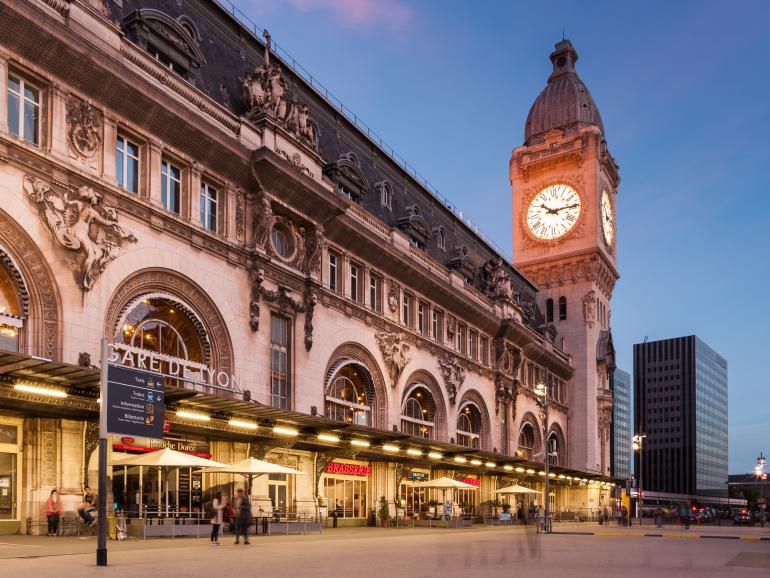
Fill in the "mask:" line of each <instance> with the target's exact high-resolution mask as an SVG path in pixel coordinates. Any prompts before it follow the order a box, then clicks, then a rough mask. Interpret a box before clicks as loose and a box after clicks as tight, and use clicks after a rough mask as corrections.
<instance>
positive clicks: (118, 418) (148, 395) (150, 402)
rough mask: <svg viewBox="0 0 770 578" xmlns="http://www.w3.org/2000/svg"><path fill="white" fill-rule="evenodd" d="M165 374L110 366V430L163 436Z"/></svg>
mask: <svg viewBox="0 0 770 578" xmlns="http://www.w3.org/2000/svg"><path fill="white" fill-rule="evenodd" d="M164 397H165V395H164V386H163V376H162V375H158V374H157V373H151V372H149V371H142V370H140V369H134V368H132V367H123V366H120V365H110V366H108V367H107V408H106V409H107V433H110V434H115V435H128V436H136V437H145V438H154V439H162V438H163V413H164Z"/></svg>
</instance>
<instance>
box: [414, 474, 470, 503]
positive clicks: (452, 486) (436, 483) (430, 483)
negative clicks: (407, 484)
mask: <svg viewBox="0 0 770 578" xmlns="http://www.w3.org/2000/svg"><path fill="white" fill-rule="evenodd" d="M415 486H418V487H421V488H435V489H437V490H441V491H442V493H443V498H442V500H443V501H444V502H446V491H447V490H478V488H477V487H476V486H473V485H471V484H466V483H465V482H461V481H460V480H455V479H452V478H447V477H443V478H436V479H435V480H427V481H425V482H417V483H416V484H415Z"/></svg>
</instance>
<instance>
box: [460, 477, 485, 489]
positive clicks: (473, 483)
mask: <svg viewBox="0 0 770 578" xmlns="http://www.w3.org/2000/svg"><path fill="white" fill-rule="evenodd" d="M458 481H460V482H464V483H466V484H470V485H471V486H476V487H477V488H478V487H479V486H480V485H481V480H479V479H478V478H459V480H458Z"/></svg>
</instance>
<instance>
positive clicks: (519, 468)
mask: <svg viewBox="0 0 770 578" xmlns="http://www.w3.org/2000/svg"><path fill="white" fill-rule="evenodd" d="M516 471H517V472H518V473H520V474H523V473H524V468H522V467H521V466H519V467H518V468H516Z"/></svg>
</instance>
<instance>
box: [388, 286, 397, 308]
mask: <svg viewBox="0 0 770 578" xmlns="http://www.w3.org/2000/svg"><path fill="white" fill-rule="evenodd" d="M388 309H390V312H391V313H396V312H397V311H398V283H396V282H395V281H393V280H392V279H391V280H389V281H388Z"/></svg>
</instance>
